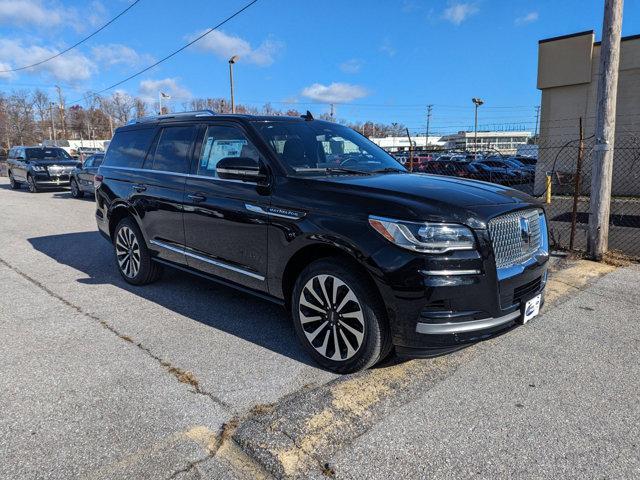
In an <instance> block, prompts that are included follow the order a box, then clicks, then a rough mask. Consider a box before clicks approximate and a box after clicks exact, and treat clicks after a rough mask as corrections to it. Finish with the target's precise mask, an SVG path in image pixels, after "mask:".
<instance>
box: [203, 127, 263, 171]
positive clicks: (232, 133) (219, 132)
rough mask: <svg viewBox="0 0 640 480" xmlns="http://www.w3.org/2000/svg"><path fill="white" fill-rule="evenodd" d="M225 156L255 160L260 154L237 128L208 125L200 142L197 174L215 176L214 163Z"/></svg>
mask: <svg viewBox="0 0 640 480" xmlns="http://www.w3.org/2000/svg"><path fill="white" fill-rule="evenodd" d="M227 157H248V158H252V159H254V160H255V161H256V162H257V161H258V160H259V159H260V154H259V153H258V149H257V148H256V147H254V146H253V144H252V143H251V142H250V141H249V139H248V138H247V137H246V135H245V134H244V132H243V131H242V130H240V129H239V128H237V127H228V126H225V127H223V126H215V125H210V126H209V127H207V132H206V133H205V136H204V141H203V142H202V150H201V151H200V156H199V159H198V175H205V176H207V177H216V176H217V175H216V165H217V164H218V162H219V161H220V160H222V159H223V158H227Z"/></svg>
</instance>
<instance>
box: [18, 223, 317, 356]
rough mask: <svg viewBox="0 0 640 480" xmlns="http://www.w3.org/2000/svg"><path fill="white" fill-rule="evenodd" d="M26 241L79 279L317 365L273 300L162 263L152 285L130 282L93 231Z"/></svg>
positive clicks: (110, 249)
mask: <svg viewBox="0 0 640 480" xmlns="http://www.w3.org/2000/svg"><path fill="white" fill-rule="evenodd" d="M28 241H29V242H30V243H31V245H32V246H33V248H35V249H36V250H38V251H39V252H42V253H44V254H45V255H47V256H49V257H50V258H52V259H54V260H55V261H56V262H58V263H61V264H64V265H68V266H70V267H72V268H74V269H76V270H78V271H81V272H83V273H84V274H86V275H87V276H88V278H85V279H80V280H77V281H78V282H79V283H83V284H90V285H105V284H110V285H115V286H117V287H119V288H122V289H123V290H126V291H128V292H131V293H133V294H135V295H138V296H139V297H141V298H144V299H146V300H148V301H150V302H154V303H157V304H159V305H162V306H163V307H165V308H167V309H169V310H171V311H173V312H175V313H177V314H179V315H183V316H185V317H188V318H190V319H192V320H195V321H197V322H200V323H202V324H204V325H207V326H209V327H212V328H215V329H218V330H221V331H224V332H226V333H229V334H232V335H234V336H236V337H239V338H242V339H244V340H246V341H248V342H252V343H254V344H256V345H260V346H261V347H264V348H267V349H269V350H271V351H273V352H276V353H279V354H281V355H285V356H287V357H289V358H291V359H293V360H296V361H299V362H302V363H304V364H307V365H312V366H317V365H316V364H315V363H313V362H312V360H311V359H310V358H309V357H308V356H307V354H306V352H305V351H304V350H303V349H302V347H301V346H300V344H299V343H298V340H297V338H296V336H295V332H294V329H293V325H292V323H291V321H290V319H289V317H288V315H287V313H286V311H285V310H284V309H283V308H282V307H280V306H278V305H275V304H272V303H270V302H268V301H266V300H261V299H259V298H256V297H253V296H252V295H250V294H247V293H244V292H240V291H237V290H235V289H233V288H231V287H226V286H223V285H218V284H216V283H214V282H210V281H207V280H205V279H202V278H199V277H197V276H195V275H190V274H188V273H184V272H181V271H178V270H175V269H172V268H165V269H164V273H163V275H162V277H161V278H160V280H158V282H156V283H153V284H151V285H146V286H141V287H138V286H133V285H129V284H128V283H126V282H125V281H124V279H123V278H122V277H121V276H120V273H119V272H118V269H117V268H116V265H115V260H114V256H113V250H112V247H111V244H110V243H109V242H107V241H106V240H105V239H104V238H103V237H102V236H101V235H100V234H99V233H98V232H97V231H95V232H79V233H65V234H61V235H50V236H44V237H36V238H30V239H28Z"/></svg>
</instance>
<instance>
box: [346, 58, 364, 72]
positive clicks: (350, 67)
mask: <svg viewBox="0 0 640 480" xmlns="http://www.w3.org/2000/svg"><path fill="white" fill-rule="evenodd" d="M363 64H364V62H363V61H362V60H360V59H359V58H352V59H351V60H347V61H346V62H342V63H341V64H340V70H342V71H343V72H344V73H358V72H359V71H360V69H361V68H362V65H363Z"/></svg>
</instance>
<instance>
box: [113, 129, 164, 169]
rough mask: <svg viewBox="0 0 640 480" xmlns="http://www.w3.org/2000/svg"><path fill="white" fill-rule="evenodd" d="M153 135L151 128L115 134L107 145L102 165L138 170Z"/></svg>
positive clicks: (153, 131)
mask: <svg viewBox="0 0 640 480" xmlns="http://www.w3.org/2000/svg"><path fill="white" fill-rule="evenodd" d="M154 133H155V129H153V128H144V129H142V128H138V129H135V130H125V131H118V132H116V134H115V136H114V137H113V140H112V141H111V144H110V145H109V150H108V151H107V153H106V157H105V161H104V164H105V165H109V166H112V167H129V168H140V167H141V166H142V162H143V160H144V157H145V155H146V154H147V150H148V149H149V145H150V144H151V140H153V134H154Z"/></svg>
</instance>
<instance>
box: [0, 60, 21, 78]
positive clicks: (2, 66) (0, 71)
mask: <svg viewBox="0 0 640 480" xmlns="http://www.w3.org/2000/svg"><path fill="white" fill-rule="evenodd" d="M4 70H11V65H9V64H8V63H4V62H0V78H1V79H3V80H13V79H14V78H16V77H17V75H16V73H15V72H6V71H4Z"/></svg>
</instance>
